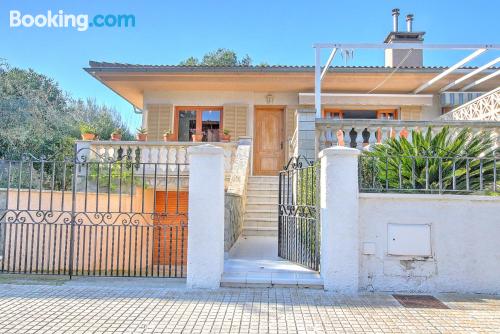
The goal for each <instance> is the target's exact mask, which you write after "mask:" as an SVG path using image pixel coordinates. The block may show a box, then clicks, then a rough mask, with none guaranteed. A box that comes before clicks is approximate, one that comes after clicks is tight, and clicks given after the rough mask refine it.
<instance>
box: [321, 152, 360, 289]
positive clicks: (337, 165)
mask: <svg viewBox="0 0 500 334" xmlns="http://www.w3.org/2000/svg"><path fill="white" fill-rule="evenodd" d="M359 153H360V152H359V150H357V149H354V148H347V147H341V146H335V147H330V148H327V149H324V150H323V151H321V152H320V153H319V158H320V159H321V189H320V197H321V198H320V204H321V214H320V217H321V277H322V278H323V283H324V287H325V290H331V291H338V292H344V293H355V292H357V291H358V275H359V235H358V234H359V228H358V193H359V192H358V155H359Z"/></svg>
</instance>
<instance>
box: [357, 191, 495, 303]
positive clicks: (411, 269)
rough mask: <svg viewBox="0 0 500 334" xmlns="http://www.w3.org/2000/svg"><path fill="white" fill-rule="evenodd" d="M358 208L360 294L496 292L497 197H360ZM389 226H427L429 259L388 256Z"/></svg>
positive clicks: (397, 195)
mask: <svg viewBox="0 0 500 334" xmlns="http://www.w3.org/2000/svg"><path fill="white" fill-rule="evenodd" d="M359 203H360V206H359V233H360V274H359V287H360V289H361V290H375V291H398V290H400V291H401V290H404V291H418V292H451V291H458V292H478V293H500V198H499V197H484V196H459V195H408V194H404V195H403V194H360V199H359ZM389 223H398V224H430V226H431V233H430V235H431V236H430V239H431V253H432V256H431V257H429V258H424V257H421V258H414V257H411V256H391V255H388V254H387V249H388V246H387V245H388V240H387V239H388V237H387V234H388V232H387V229H388V224H389ZM367 243H368V245H367ZM369 244H371V245H369ZM373 245H374V246H375V249H374V254H373V255H365V254H363V253H369V252H370V251H367V250H368V248H369V247H370V246H373Z"/></svg>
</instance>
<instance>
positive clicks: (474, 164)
mask: <svg viewBox="0 0 500 334" xmlns="http://www.w3.org/2000/svg"><path fill="white" fill-rule="evenodd" d="M499 165H500V157H437V156H385V157H378V156H371V155H366V154H362V155H361V156H360V158H359V187H360V191H362V192H409V193H439V194H444V193H450V194H478V195H500V180H499V174H500V166H499Z"/></svg>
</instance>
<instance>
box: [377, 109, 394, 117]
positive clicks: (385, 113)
mask: <svg viewBox="0 0 500 334" xmlns="http://www.w3.org/2000/svg"><path fill="white" fill-rule="evenodd" d="M377 118H378V119H397V118H398V113H397V111H396V109H381V110H377Z"/></svg>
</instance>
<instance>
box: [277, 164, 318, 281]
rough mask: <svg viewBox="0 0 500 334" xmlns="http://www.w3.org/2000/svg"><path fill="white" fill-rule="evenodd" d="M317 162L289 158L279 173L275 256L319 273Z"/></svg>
mask: <svg viewBox="0 0 500 334" xmlns="http://www.w3.org/2000/svg"><path fill="white" fill-rule="evenodd" d="M318 180H319V162H318V163H313V162H311V161H309V160H307V159H306V158H305V157H303V156H300V157H298V158H292V159H290V161H289V162H288V164H287V165H286V166H285V168H284V169H283V170H282V171H281V172H280V173H279V219H278V255H279V256H280V257H282V258H284V259H287V260H290V261H293V262H296V263H298V264H301V265H303V266H305V267H308V268H310V269H313V270H317V271H319V267H320V261H319V259H320V225H319V210H318V204H319V196H318V194H319V182H318Z"/></svg>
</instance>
